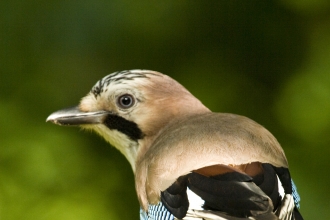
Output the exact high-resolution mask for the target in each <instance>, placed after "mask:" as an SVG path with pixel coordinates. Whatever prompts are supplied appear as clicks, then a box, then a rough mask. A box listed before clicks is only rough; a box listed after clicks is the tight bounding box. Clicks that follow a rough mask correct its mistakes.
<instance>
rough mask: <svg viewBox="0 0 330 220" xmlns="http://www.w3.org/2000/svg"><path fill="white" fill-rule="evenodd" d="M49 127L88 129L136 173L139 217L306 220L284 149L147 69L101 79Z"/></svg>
mask: <svg viewBox="0 0 330 220" xmlns="http://www.w3.org/2000/svg"><path fill="white" fill-rule="evenodd" d="M47 121H50V122H53V123H55V124H58V125H79V126H81V127H83V128H86V129H92V130H94V131H96V132H97V133H98V134H100V135H101V136H102V137H103V138H104V139H105V140H106V141H108V142H109V143H110V144H111V145H113V146H114V147H116V148H117V149H118V150H119V151H120V152H121V153H122V154H123V155H124V156H125V157H126V158H127V160H128V162H129V163H130V164H131V166H132V169H133V172H134V175H135V187H136V192H137V197H138V200H139V202H140V205H141V210H140V219H141V220H146V219H151V220H152V219H155V220H156V219H164V220H170V219H171V220H172V219H191V220H192V219H237V220H238V219H281V220H282V219H283V220H284V219H285V220H293V219H296V220H299V219H303V218H302V216H301V214H300V213H299V210H298V208H299V201H300V198H299V195H298V193H297V190H296V187H295V185H294V183H293V181H292V179H291V176H290V172H289V169H288V162H287V159H286V156H285V154H284V151H283V149H282V147H281V146H280V144H279V143H278V141H277V140H276V138H275V137H274V136H273V135H272V134H271V133H270V132H269V131H268V130H267V129H265V128H264V127H263V126H261V125H259V124H258V123H256V122H254V121H253V120H251V119H249V118H247V117H244V116H240V115H235V114H229V113H215V112H211V111H210V110H209V109H208V108H207V107H205V106H204V105H203V104H202V103H201V102H200V101H199V100H198V99H197V98H196V97H194V96H193V95H192V94H191V93H190V92H189V91H188V90H187V89H185V88H184V87H183V86H182V85H181V84H179V83H178V82H177V81H175V80H174V79H172V78H170V77H169V76H167V75H164V74H161V73H159V72H156V71H150V70H130V71H120V72H115V73H112V74H110V75H108V76H105V77H104V78H102V79H101V80H99V81H98V82H97V83H96V84H95V85H94V87H93V88H92V89H91V91H90V92H89V93H88V94H87V95H86V96H85V97H84V98H82V100H81V102H80V104H79V105H78V106H77V107H74V108H67V109H63V110H60V111H56V112H54V113H53V114H51V115H50V116H49V117H48V118H47Z"/></svg>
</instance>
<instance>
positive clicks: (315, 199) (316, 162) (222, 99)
mask: <svg viewBox="0 0 330 220" xmlns="http://www.w3.org/2000/svg"><path fill="white" fill-rule="evenodd" d="M0 28H1V30H0V72H1V75H0V88H1V92H0V115H1V116H0V135H1V136H0V219H3V220H7V219H9V220H10V219H22V220H23V219H24V220H29V219H33V220H39V219H43V220H58V219H61V220H74V219H79V220H85V219H86V220H89V219H91V220H94V219H98V220H99V219H111V220H116V219H120V220H123V219H138V212H139V205H138V202H137V199H136V195H135V189H134V180H133V174H132V171H131V168H130V166H129V164H128V162H127V161H126V160H125V158H124V157H123V156H122V155H121V154H120V153H119V152H118V151H117V150H116V149H115V148H113V147H111V146H109V145H108V144H107V143H106V142H105V141H103V140H102V139H101V138H100V137H98V136H97V135H95V134H91V133H88V132H84V131H81V130H80V129H78V128H71V127H70V128H69V127H59V126H55V125H53V124H50V123H45V119H46V117H47V116H48V115H49V114H50V113H52V112H53V111H55V110H58V109H60V108H63V107H68V106H73V105H76V104H77V103H78V102H79V100H80V98H81V97H83V96H84V95H85V94H87V92H88V91H89V90H90V88H91V87H92V86H93V85H94V83H95V82H96V81H97V80H99V79H100V78H101V77H103V76H105V75H107V74H109V73H111V72H114V71H118V70H125V69H152V70H157V71H160V72H163V73H165V74H168V75H170V76H172V77H173V78H175V79H176V80H178V81H179V82H181V83H182V84H183V85H184V86H185V87H187V88H188V89H189V90H190V91H191V92H192V93H193V94H194V95H195V96H196V97H198V98H199V99H200V100H202V102H203V103H204V104H205V105H206V106H208V107H209V108H210V109H212V110H213V111H218V112H232V113H236V114H241V115H245V116H248V117H250V118H252V119H254V120H255V121H257V122H259V123H260V124H262V125H264V126H265V127H266V128H268V129H269V130H270V131H271V132H272V133H273V134H274V135H275V136H276V137H277V138H278V140H279V142H280V143H281V144H282V146H283V148H284V150H285V152H286V155H287V158H288V160H289V163H290V170H291V173H292V176H293V178H294V180H295V182H296V185H297V186H298V189H299V192H300V195H301V197H302V201H301V213H302V214H303V216H304V217H305V218H306V219H330V202H329V201H330V200H329V195H330V190H329V188H330V187H329V185H330V165H329V164H330V163H329V153H330V147H329V145H330V135H329V133H330V2H329V1H327V0H304V1H298V0H277V1H275V0H274V1H269V0H267V1H261V0H260V1H255V0H250V1H238V0H237V1H236V0H230V1H229V0H228V1H188V0H183V1H174V0H173V1H144V0H141V1H133V0H93V1H91V0H88V1H87V0H81V1H63V0H56V1H55V0H29V1H22V0H11V1H9V0H3V1H0Z"/></svg>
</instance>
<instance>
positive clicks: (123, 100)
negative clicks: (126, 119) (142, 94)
mask: <svg viewBox="0 0 330 220" xmlns="http://www.w3.org/2000/svg"><path fill="white" fill-rule="evenodd" d="M117 102H118V105H119V107H121V108H129V107H132V106H133V105H134V103H135V100H134V98H133V96H131V95H129V94H125V95H122V96H119V97H118V101H117Z"/></svg>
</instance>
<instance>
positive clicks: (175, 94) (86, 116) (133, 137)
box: [47, 70, 209, 170]
mask: <svg viewBox="0 0 330 220" xmlns="http://www.w3.org/2000/svg"><path fill="white" fill-rule="evenodd" d="M208 111H209V110H208V109H207V108H206V107H205V106H204V105H203V104H202V103H201V102H200V101H199V100H198V99H197V98H195V97H194V96H193V95H191V93H190V92H189V91H188V90H186V89H185V88H184V87H183V86H182V85H181V84H179V83H178V82H176V81H175V80H173V79H172V78H170V77H168V76H166V75H163V74H161V73H158V72H155V71H150V70H130V71H121V72H115V73H112V74H110V75H108V76H105V77H104V78H103V79H101V80H99V81H98V82H97V83H96V84H95V85H94V86H93V88H92V89H91V91H90V92H89V93H88V94H87V96H85V97H84V98H82V100H81V102H80V104H79V105H78V106H77V107H74V108H68V109H63V110H60V111H57V112H54V113H53V114H51V115H50V116H49V117H48V118H47V121H51V122H53V123H55V124H59V125H80V126H82V127H83V128H87V129H92V130H95V131H96V132H97V133H99V134H100V135H101V136H102V137H103V138H105V139H106V140H107V141H108V142H110V143H111V144H112V145H113V146H115V147H116V148H118V149H119V150H120V151H121V152H122V153H123V154H124V155H125V156H126V158H127V159H128V161H129V162H130V164H131V166H132V168H133V170H135V163H136V160H137V159H138V158H139V157H141V156H142V155H143V154H144V153H145V152H146V151H147V149H148V148H149V146H150V144H151V143H152V141H153V140H154V139H155V138H156V137H157V135H158V134H159V132H160V131H161V129H164V128H165V127H166V126H167V125H169V124H171V123H172V122H174V121H175V120H176V119H179V118H182V117H186V116H189V115H191V114H198V113H204V112H208Z"/></svg>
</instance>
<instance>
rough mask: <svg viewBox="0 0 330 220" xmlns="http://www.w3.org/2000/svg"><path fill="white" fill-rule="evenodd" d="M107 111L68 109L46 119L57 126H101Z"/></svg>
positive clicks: (107, 113)
mask: <svg viewBox="0 0 330 220" xmlns="http://www.w3.org/2000/svg"><path fill="white" fill-rule="evenodd" d="M109 114H110V113H109V112H107V111H97V112H82V111H80V110H79V108H78V107H72V108H66V109H62V110H59V111H56V112H54V113H52V114H51V115H50V116H48V118H47V119H46V122H48V121H50V122H52V123H54V124H57V125H85V124H100V123H102V122H103V121H104V119H105V118H106V116H107V115H109Z"/></svg>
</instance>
